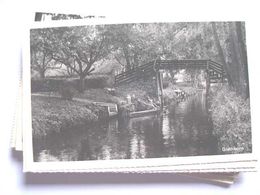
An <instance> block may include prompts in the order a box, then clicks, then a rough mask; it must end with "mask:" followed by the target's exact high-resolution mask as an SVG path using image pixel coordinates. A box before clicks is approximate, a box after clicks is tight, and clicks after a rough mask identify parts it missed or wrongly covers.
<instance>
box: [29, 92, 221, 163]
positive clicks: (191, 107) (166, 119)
mask: <svg viewBox="0 0 260 195" xmlns="http://www.w3.org/2000/svg"><path fill="white" fill-rule="evenodd" d="M212 128H213V127H212V123H211V120H210V118H209V116H208V111H207V106H206V97H205V93H204V92H203V91H201V92H198V93H197V94H196V95H194V96H191V97H189V98H188V99H186V100H185V101H182V102H179V103H178V104H173V105H170V106H168V109H167V110H166V112H165V113H164V114H163V115H158V116H154V115H153V116H146V117H140V118H132V119H129V120H117V119H113V120H110V121H106V122H102V123H98V124H93V125H89V126H81V127H75V128H73V129H66V130H63V131H62V132H60V133H53V134H51V135H48V136H46V137H45V138H43V139H41V140H34V145H33V148H34V160H35V161H40V162H42V161H84V160H105V159H106V160H108V159H139V158H160V157H175V156H195V155H196V156H197V155H214V154H219V151H218V141H217V138H216V137H214V136H213V135H212Z"/></svg>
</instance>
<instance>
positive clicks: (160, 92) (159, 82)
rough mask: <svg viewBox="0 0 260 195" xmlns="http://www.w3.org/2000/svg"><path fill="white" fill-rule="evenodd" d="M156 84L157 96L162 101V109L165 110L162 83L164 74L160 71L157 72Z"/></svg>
mask: <svg viewBox="0 0 260 195" xmlns="http://www.w3.org/2000/svg"><path fill="white" fill-rule="evenodd" d="M156 84H157V94H158V99H159V101H160V107H161V109H163V83H162V73H161V72H160V70H158V71H157V72H156Z"/></svg>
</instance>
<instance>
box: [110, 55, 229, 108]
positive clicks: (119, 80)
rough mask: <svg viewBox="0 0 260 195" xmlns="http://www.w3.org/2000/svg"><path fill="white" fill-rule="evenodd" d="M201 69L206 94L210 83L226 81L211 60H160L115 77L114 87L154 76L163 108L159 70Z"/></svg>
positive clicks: (220, 68) (220, 70)
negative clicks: (204, 74)
mask: <svg viewBox="0 0 260 195" xmlns="http://www.w3.org/2000/svg"><path fill="white" fill-rule="evenodd" d="M167 69H168V70H172V69H173V70H180V69H202V70H205V73H206V93H207V94H208V91H209V87H210V84H211V83H224V82H226V81H227V79H226V73H225V71H224V67H223V65H222V64H220V63H218V62H215V61H213V60H160V59H156V60H153V61H151V62H148V63H146V64H143V65H141V66H138V67H136V68H134V69H131V70H128V71H125V72H122V73H120V74H118V75H116V76H115V85H121V84H125V83H131V82H133V81H136V80H138V79H142V78H146V77H149V76H156V84H157V92H158V97H159V99H160V102H161V106H162V107H163V87H162V75H161V70H167Z"/></svg>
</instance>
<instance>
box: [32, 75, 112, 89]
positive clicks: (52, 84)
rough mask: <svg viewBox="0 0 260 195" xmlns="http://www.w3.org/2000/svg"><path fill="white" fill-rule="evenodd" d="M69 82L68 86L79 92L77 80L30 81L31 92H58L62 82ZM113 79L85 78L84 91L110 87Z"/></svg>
mask: <svg viewBox="0 0 260 195" xmlns="http://www.w3.org/2000/svg"><path fill="white" fill-rule="evenodd" d="M66 81H69V82H70V85H71V86H72V87H73V88H74V89H77V90H79V79H78V78H45V79H32V80H31V92H32V93H36V92H51V91H52V92H55V91H59V90H60V88H61V86H62V85H63V83H64V82H66ZM112 85H113V79H112V78H111V77H110V76H109V75H97V74H95V75H90V76H87V77H86V78H85V89H92V88H94V89H96V88H105V87H111V86H112Z"/></svg>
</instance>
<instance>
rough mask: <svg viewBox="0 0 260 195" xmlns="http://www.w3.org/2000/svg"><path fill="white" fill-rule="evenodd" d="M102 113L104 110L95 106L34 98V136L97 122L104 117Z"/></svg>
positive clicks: (47, 98) (51, 98)
mask: <svg viewBox="0 0 260 195" xmlns="http://www.w3.org/2000/svg"><path fill="white" fill-rule="evenodd" d="M102 111H103V108H101V107H98V106H95V105H93V104H86V103H84V104H83V103H80V102H76V101H67V100H62V99H60V98H53V97H34V96H32V128H33V136H35V137H40V136H43V135H47V133H49V132H52V131H60V130H61V129H62V128H67V127H72V126H76V125H83V124H87V123H90V122H95V121H97V120H98V119H99V118H101V117H102V115H101V113H102Z"/></svg>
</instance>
